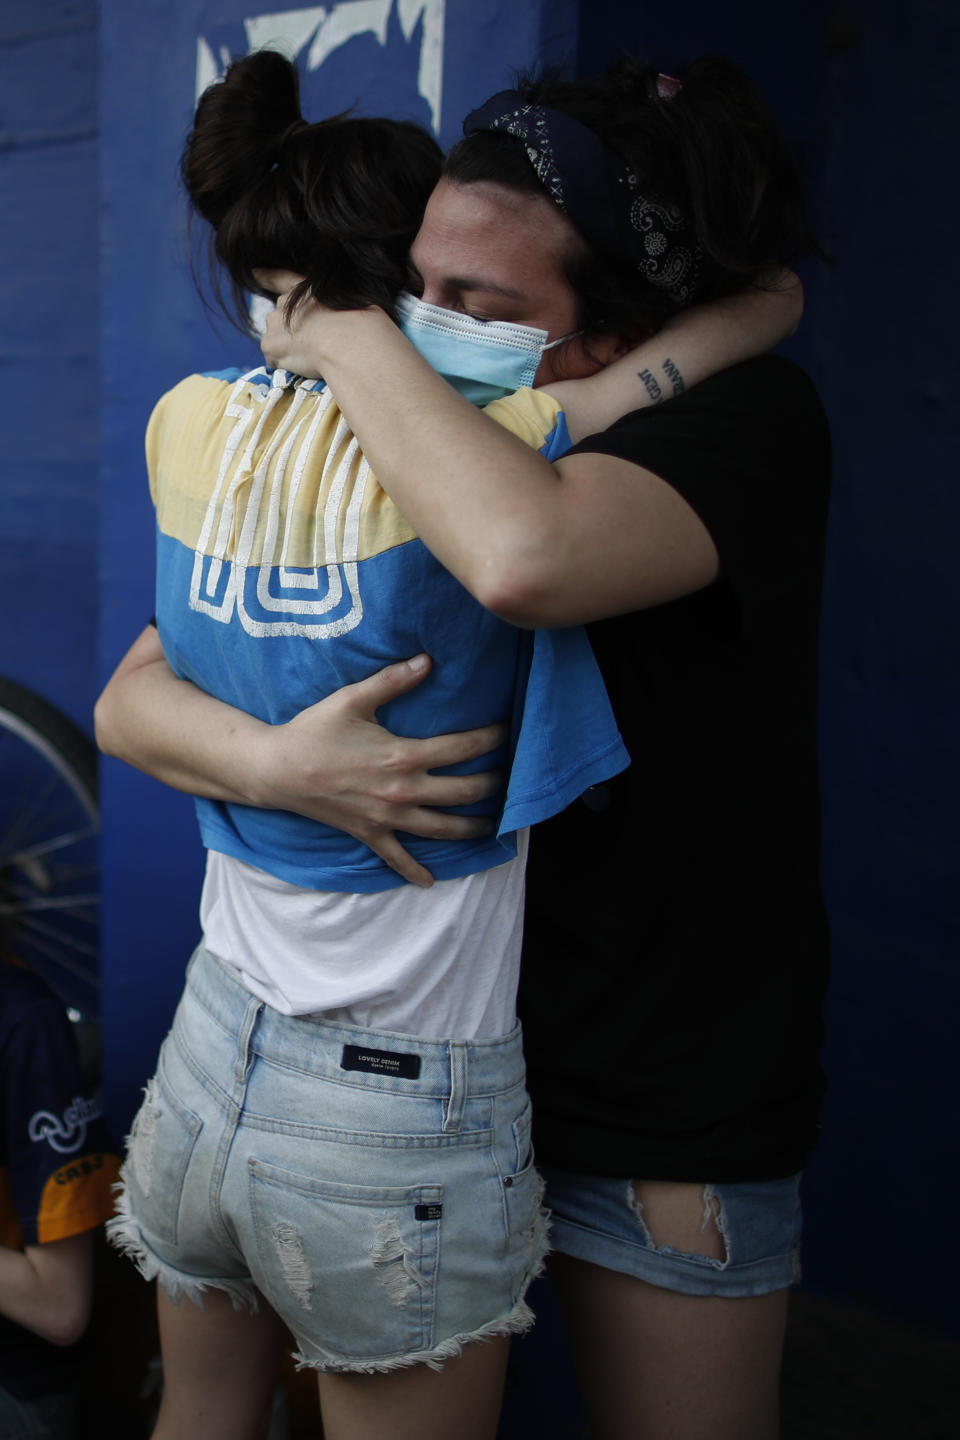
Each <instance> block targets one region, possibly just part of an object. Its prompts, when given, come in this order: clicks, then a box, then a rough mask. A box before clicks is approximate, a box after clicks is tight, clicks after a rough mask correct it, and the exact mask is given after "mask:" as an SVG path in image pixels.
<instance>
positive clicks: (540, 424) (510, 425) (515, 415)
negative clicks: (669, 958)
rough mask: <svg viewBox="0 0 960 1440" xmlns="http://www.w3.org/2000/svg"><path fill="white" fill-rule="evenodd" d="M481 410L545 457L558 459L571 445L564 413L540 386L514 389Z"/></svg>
mask: <svg viewBox="0 0 960 1440" xmlns="http://www.w3.org/2000/svg"><path fill="white" fill-rule="evenodd" d="M484 414H485V415H489V417H490V419H491V420H496V422H497V424H498V425H502V426H503V428H504V429H505V430H509V431H510V433H511V434H512V435H516V436H517V437H518V438H519V439H520V440H522V441H523V442H524V443H525V444H526V445H529V446H530V447H531V449H533V450H539V451H540V454H541V455H544V456H545V457H546V459H548V460H557V459H559V458H560V456H561V455H564V454H565V453H566V452H567V450H569V448H570V435H569V432H568V430H567V421H566V416H565V415H564V413H563V410H562V409H561V408H560V406H559V404H558V403H557V401H556V400H554V398H553V396H552V395H547V394H546V393H545V392H544V391H543V390H529V389H525V390H515V391H514V392H513V394H512V395H505V396H504V397H503V399H502V400H493V401H491V403H490V404H489V405H486V406H484Z"/></svg>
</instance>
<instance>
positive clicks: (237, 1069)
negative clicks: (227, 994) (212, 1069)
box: [233, 1000, 263, 1087]
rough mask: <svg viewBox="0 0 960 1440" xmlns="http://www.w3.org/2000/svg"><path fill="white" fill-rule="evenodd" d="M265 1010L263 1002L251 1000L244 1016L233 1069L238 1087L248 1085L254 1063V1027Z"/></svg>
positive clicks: (238, 1036)
mask: <svg viewBox="0 0 960 1440" xmlns="http://www.w3.org/2000/svg"><path fill="white" fill-rule="evenodd" d="M262 1009H263V1001H262V1000H251V1001H250V1003H249V1004H248V1005H247V1008H246V1011H245V1013H244V1016H243V1023H242V1024H241V1026H240V1030H239V1033H238V1035H237V1058H236V1062H235V1064H234V1067H233V1078H234V1081H235V1083H236V1084H237V1085H238V1086H241V1087H242V1086H243V1085H245V1084H246V1080H247V1076H248V1074H249V1073H250V1066H251V1064H252V1062H253V1046H252V1043H251V1042H252V1040H253V1027H254V1026H255V1025H256V1023H257V1020H258V1019H259V1016H260V1012H261V1010H262Z"/></svg>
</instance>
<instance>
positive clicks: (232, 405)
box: [147, 370, 627, 892]
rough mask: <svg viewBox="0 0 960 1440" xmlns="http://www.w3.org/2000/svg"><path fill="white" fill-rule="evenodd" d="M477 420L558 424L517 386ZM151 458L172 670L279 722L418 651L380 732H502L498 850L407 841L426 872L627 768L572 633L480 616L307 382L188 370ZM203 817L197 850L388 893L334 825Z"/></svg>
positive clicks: (156, 421) (152, 439)
mask: <svg viewBox="0 0 960 1440" xmlns="http://www.w3.org/2000/svg"><path fill="white" fill-rule="evenodd" d="M489 413H490V414H491V415H492V416H493V417H494V418H496V419H497V420H499V421H500V423H502V424H505V425H507V426H508V427H509V428H510V429H511V430H512V431H514V432H515V433H516V434H518V435H520V436H521V438H522V439H524V440H525V441H526V442H527V443H528V444H530V445H532V446H534V447H536V448H537V449H539V450H540V451H541V453H543V454H544V455H545V456H546V457H547V458H548V459H554V458H556V457H557V456H558V455H560V454H562V453H563V451H564V450H565V449H566V448H567V445H568V443H569V441H568V437H567V433H566V427H565V424H564V421H563V416H562V413H561V412H560V411H559V409H558V407H557V406H556V404H555V402H554V401H552V400H551V399H549V398H548V397H547V396H545V395H543V394H542V393H540V392H537V391H532V390H526V391H518V392H517V394H516V395H514V396H509V397H507V398H506V399H505V400H500V401H496V402H494V404H493V405H492V406H490V407H489ZM147 461H148V468H149V473H150V484H151V493H152V496H153V500H154V504H155V506H156V512H157V527H158V567H157V623H158V627H159V631H160V636H161V640H162V642H163V646H164V650H165V653H166V655H167V658H168V660H169V661H170V664H171V666H172V667H173V669H174V670H175V672H176V673H177V674H178V675H180V676H181V677H183V678H186V679H189V680H192V681H194V682H195V683H196V684H198V685H199V686H201V687H202V688H203V689H204V690H206V691H208V692H209V693H211V694H213V695H216V696H217V697H218V698H220V699H222V700H225V701H227V702H229V703H230V704H231V705H235V706H238V707H239V708H241V709H244V710H247V711H249V712H250V713H252V714H254V715H256V716H258V717H259V718H260V719H262V720H265V721H268V722H269V723H271V724H280V723H283V722H284V721H286V720H289V719H290V718H291V717H292V716H293V715H295V714H297V713H298V712H299V711H300V710H302V709H304V708H305V707H306V706H308V705H310V704H313V703H314V702H315V701H318V700H321V699H323V698H324V697H325V696H327V695H329V694H331V693H332V692H333V691H335V690H338V689H339V688H340V687H341V686H343V685H347V684H350V683H351V682H354V681H357V680H362V679H365V678H366V677H367V676H369V675H371V674H372V673H373V672H374V671H376V670H378V669H379V668H380V667H381V666H383V665H386V664H389V663H390V662H392V661H394V660H397V659H402V658H405V657H408V656H411V655H414V654H417V653H418V652H420V651H426V652H427V653H428V654H429V655H430V656H431V657H432V659H433V669H432V671H431V674H430V676H429V677H428V679H427V680H426V681H425V682H424V683H423V684H422V685H420V686H419V687H418V688H417V689H416V690H414V691H413V692H411V693H410V694H409V695H406V696H403V697H402V698H400V699H399V700H397V701H394V702H393V703H391V704H390V705H389V706H387V707H385V708H384V710H383V711H382V712H381V715H380V718H381V720H382V722H383V724H384V725H385V726H387V727H388V728H389V729H390V730H392V731H394V732H395V733H398V734H402V735H411V736H426V735H434V734H439V733H442V732H444V731H451V730H461V729H470V728H472V727H474V726H478V725H485V724H488V723H490V722H492V721H500V720H508V721H510V722H511V744H510V754H509V783H508V785H507V790H506V797H505V799H504V797H501V798H500V801H499V802H490V804H489V805H487V806H486V807H478V808H481V809H484V808H486V809H487V810H488V811H489V812H490V813H494V812H495V809H496V806H497V804H498V803H499V806H500V814H499V838H498V837H497V836H491V837H487V838H482V839H478V840H476V841H457V842H443V841H430V840H423V839H416V838H413V837H411V838H410V839H409V842H406V841H405V843H408V844H409V848H410V849H411V851H412V852H413V853H414V854H415V855H416V856H417V858H418V859H419V860H421V861H422V863H423V864H425V865H427V866H428V867H429V868H430V870H431V871H432V872H433V873H434V875H435V876H436V877H437V878H438V879H449V878H452V877H454V876H460V875H466V874H471V873H474V872H476V871H479V870H483V869H486V868H489V867H490V866H492V865H497V864H500V863H502V862H503V860H504V859H505V858H507V855H509V854H512V853H514V850H515V844H514V841H513V832H515V831H516V830H517V829H518V828H519V827H521V826H523V825H527V824H532V823H535V822H536V821H538V820H541V819H544V818H546V817H547V816H549V815H552V814H555V813H556V812H557V811H558V810H560V809H563V808H564V806H566V805H567V804H569V803H570V801H571V800H572V799H574V798H575V797H576V796H577V795H579V794H580V793H581V792H582V791H583V790H584V789H585V788H586V787H587V786H588V785H590V784H593V783H595V782H596V781H597V780H600V779H604V778H606V777H608V776H609V775H611V774H614V773H616V772H617V771H618V770H621V769H623V768H624V766H625V765H626V764H627V756H626V752H625V751H624V749H623V746H622V743H621V741H620V738H619V735H618V734H617V730H616V725H615V723H614V720H613V716H612V713H611V711H610V708H609V704H608V702H607V699H606V694H605V691H604V689H603V685H602V682H601V680H600V675H599V672H598V670H597V668H596V665H595V662H594V660H593V656H592V653H591V651H590V648H589V645H588V643H587V640H586V636H585V634H584V632H583V631H582V630H581V629H579V628H576V629H567V630H558V631H551V632H541V633H538V634H537V635H536V636H533V635H530V634H528V633H525V632H522V631H519V630H516V629H515V628H514V627H512V626H510V625H507V624H506V623H505V622H503V621H501V620H499V619H497V618H496V617H495V616H493V615H491V614H490V613H489V612H488V611H486V610H484V609H483V608H482V607H481V606H480V605H478V604H477V602H476V601H475V600H474V599H473V598H472V597H471V596H470V595H469V594H468V592H467V591H466V590H465V589H464V588H463V586H461V585H460V583H459V582H458V581H457V580H455V579H454V577H453V576H452V575H450V574H449V572H448V571H446V570H444V568H443V567H442V566H441V565H440V564H439V563H438V561H437V560H435V559H434V557H433V556H432V555H431V554H430V552H429V551H428V550H427V549H426V547H425V546H424V545H423V544H422V542H421V541H420V540H419V539H418V538H417V536H416V535H415V533H414V532H413V530H412V529H411V527H410V526H409V524H408V523H407V521H406V520H405V519H404V517H403V516H402V515H401V514H400V512H399V511H398V510H397V508H396V506H395V505H394V504H393V502H392V501H391V500H390V498H389V497H388V496H387V494H386V492H385V491H384V490H383V489H382V488H381V487H380V485H379V484H378V483H377V480H376V478H375V476H374V475H373V474H372V472H371V470H370V467H369V465H368V464H367V463H366V461H365V460H364V458H363V455H362V454H361V452H360V449H359V446H358V444H357V441H356V440H355V438H354V436H353V435H352V433H351V431H350V429H349V427H348V426H347V424H346V421H345V420H344V418H343V416H342V415H341V413H340V410H339V408H338V406H337V404H336V401H335V400H334V398H333V396H332V394H331V393H330V391H329V389H327V388H326V387H325V386H324V385H323V384H322V382H314V381H306V380H299V379H297V378H295V377H293V376H290V375H288V374H287V373H286V372H284V371H276V372H270V371H266V370H255V371H252V372H250V373H248V374H241V373H240V372H239V371H226V372H221V373H218V374H211V375H193V376H190V377H189V378H188V379H186V380H184V381H182V382H181V383H180V384H179V385H177V386H176V387H175V388H174V389H173V390H171V391H170V392H169V393H168V394H167V395H165V396H164V397H163V399H162V400H161V401H160V402H159V404H158V405H157V407H156V409H155V411H154V413H153V416H152V417H151V420H150V425H149V427H148V431H147ZM225 743H228V742H227V741H226V739H225ZM499 758H500V761H502V759H503V757H502V756H501V757H499ZM490 763H491V762H490V760H489V759H486V758H485V759H484V760H483V761H482V762H477V763H476V764H475V766H474V767H473V768H477V769H479V768H483V769H486V768H489V767H490ZM198 814H199V818H200V825H201V832H202V836H203V840H204V843H205V844H206V845H207V846H208V848H211V849H215V850H220V851H223V852H225V853H226V854H229V855H233V856H235V857H236V858H238V859H240V860H245V861H247V862H248V863H250V864H254V865H257V866H259V867H260V868H261V869H264V870H267V871H269V872H270V873H272V874H275V875H277V876H279V877H280V878H281V879H284V880H288V881H290V882H292V883H294V884H298V885H303V886H307V887H308V888H312V889H323V890H343V891H355V892H364V891H375V890H383V889H388V888H392V887H393V886H395V885H399V884H402V883H403V882H402V880H401V879H400V877H399V876H397V875H396V874H395V873H394V872H393V871H392V870H390V869H389V868H388V867H387V866H385V865H384V864H383V862H382V861H381V860H380V859H379V858H378V857H377V856H375V855H374V854H373V852H372V851H371V850H369V849H368V847H367V846H365V845H363V844H362V843H361V842H360V841H356V840H353V839H351V837H349V836H347V835H344V834H343V833H342V832H340V831H338V830H334V829H332V828H331V827H329V826H325V825H321V824H318V823H317V822H314V821H310V820H306V819H304V818H302V817H298V816H293V815H290V814H286V813H283V812H275V811H262V810H257V809H254V808H252V807H249V806H242V805H227V804H220V803H217V802H214V801H208V800H200V801H198Z"/></svg>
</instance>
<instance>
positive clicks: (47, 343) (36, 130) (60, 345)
mask: <svg viewBox="0 0 960 1440" xmlns="http://www.w3.org/2000/svg"><path fill="white" fill-rule="evenodd" d="M96 20H97V12H96V6H95V5H94V4H89V3H81V4H77V3H73V4H71V3H65V0H60V3H57V0H35V3H32V4H30V5H23V6H21V5H14V4H11V3H9V0H7V3H4V5H3V6H2V7H0V246H2V250H0V254H2V261H3V263H2V264H0V615H2V616H3V623H2V625H0V673H3V674H6V675H9V676H12V677H13V678H14V679H15V680H19V681H20V682H21V684H24V685H28V686H30V687H32V688H34V689H38V690H41V691H42V692H43V693H44V694H46V695H47V696H48V697H49V698H50V699H51V700H53V701H54V702H55V703H56V704H58V705H60V706H61V708H62V709H64V710H66V711H67V712H68V713H69V714H70V715H72V716H73V717H74V719H76V720H77V721H78V722H79V723H80V724H81V725H83V726H84V727H85V728H86V729H89V728H90V711H91V708H92V705H93V701H94V699H95V697H96V693H97V691H96V683H97V672H96V629H95V621H94V617H95V615H96V606H97V551H96V538H97V513H98V489H99V477H98V446H99V418H100V417H99V402H100V395H99V372H98V364H99V329H98V325H97V286H98V256H97V227H98V223H99V204H98V198H97V151H98V144H97V26H96Z"/></svg>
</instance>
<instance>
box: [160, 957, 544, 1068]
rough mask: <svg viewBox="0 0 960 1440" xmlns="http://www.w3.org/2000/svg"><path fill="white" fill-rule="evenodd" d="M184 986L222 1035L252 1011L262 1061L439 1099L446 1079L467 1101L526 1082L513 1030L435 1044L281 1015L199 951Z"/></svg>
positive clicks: (519, 1045)
mask: <svg viewBox="0 0 960 1440" xmlns="http://www.w3.org/2000/svg"><path fill="white" fill-rule="evenodd" d="M187 988H188V990H189V991H190V992H191V993H192V995H193V997H194V998H195V1000H196V1001H197V1002H198V1003H199V1004H200V1005H201V1006H202V1007H203V1008H204V1009H205V1010H206V1011H207V1012H208V1014H209V1015H210V1016H211V1018H212V1019H213V1020H214V1021H215V1022H216V1024H217V1025H218V1026H219V1027H220V1028H221V1029H222V1030H223V1031H224V1033H225V1034H226V1035H229V1036H235V1035H238V1034H239V1033H241V1032H242V1031H243V1030H244V1028H245V1027H246V1026H247V1024H248V1023H249V1018H248V1017H249V1016H250V1014H251V1007H253V1008H255V1009H259V1015H258V1017H257V1021H256V1026H255V1028H254V1030H253V1034H252V1036H251V1045H252V1049H253V1051H254V1053H256V1054H257V1055H259V1056H261V1057H262V1058H263V1059H264V1060H267V1061H273V1062H275V1063H276V1064H278V1065H283V1066H287V1067H290V1068H292V1069H296V1070H300V1071H303V1072H305V1073H307V1074H311V1075H318V1076H329V1077H330V1078H332V1079H337V1080H341V1081H342V1080H343V1078H344V1073H345V1070H347V1071H350V1072H351V1079H352V1080H354V1081H355V1083H357V1084H363V1085H366V1084H372V1085H377V1084H380V1083H383V1084H386V1085H387V1086H388V1087H389V1088H390V1089H391V1090H395V1091H398V1092H400V1093H403V1092H406V1093H409V1094H416V1095H437V1096H441V1097H442V1096H444V1095H446V1094H447V1093H448V1092H449V1090H450V1084H451V1073H457V1074H459V1076H460V1080H459V1087H458V1088H462V1089H463V1091H464V1093H465V1094H468V1095H494V1094H504V1093H506V1092H507V1091H510V1090H513V1089H514V1088H515V1087H516V1086H522V1085H523V1084H524V1080H525V1070H524V1059H523V1042H522V1035H521V1030H520V1026H519V1025H518V1026H517V1027H516V1029H514V1030H512V1031H511V1032H510V1034H509V1035H502V1036H495V1037H492V1038H486V1037H482V1038H479V1039H473V1040H457V1039H436V1038H434V1037H424V1036H419V1035H405V1034H400V1033H398V1032H396V1031H392V1030H368V1029H365V1028H364V1027H362V1026H357V1025H344V1024H342V1023H340V1022H338V1021H333V1020H327V1019H324V1018H323V1017H322V1016H313V1015H284V1014H282V1013H281V1012H280V1011H279V1010H275V1009H274V1008H273V1007H272V1006H270V1005H268V1004H266V1003H265V1002H263V1001H260V1000H258V998H257V997H256V996H255V995H254V994H253V993H252V992H251V991H249V990H248V989H247V988H246V986H245V985H244V984H243V982H242V981H241V980H240V979H239V977H238V976H237V975H236V973H235V972H234V971H233V970H231V969H230V967H229V966H227V965H225V964H224V963H223V961H221V960H220V959H219V958H218V957H217V956H216V955H214V954H213V953H212V951H210V950H207V949H206V948H205V947H204V946H203V945H199V946H198V947H197V949H196V950H195V952H194V954H193V957H192V959H191V961H190V965H189V967H188V970H187Z"/></svg>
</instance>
